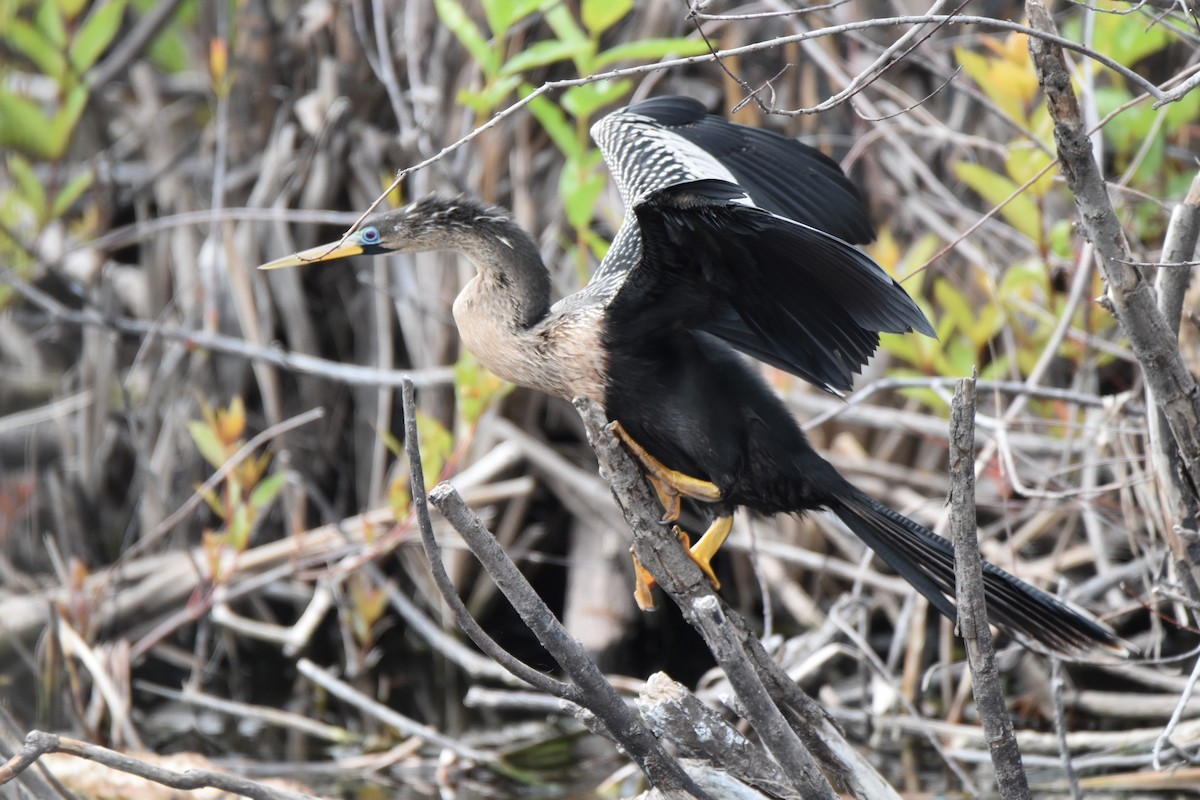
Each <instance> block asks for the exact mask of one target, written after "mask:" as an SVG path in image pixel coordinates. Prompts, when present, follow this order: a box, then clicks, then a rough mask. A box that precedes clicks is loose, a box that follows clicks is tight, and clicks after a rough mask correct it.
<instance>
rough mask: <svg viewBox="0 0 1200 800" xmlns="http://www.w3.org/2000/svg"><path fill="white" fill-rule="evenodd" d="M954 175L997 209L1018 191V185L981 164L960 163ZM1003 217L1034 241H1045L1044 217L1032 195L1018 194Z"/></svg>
mask: <svg viewBox="0 0 1200 800" xmlns="http://www.w3.org/2000/svg"><path fill="white" fill-rule="evenodd" d="M954 174H955V175H957V176H958V179H959V180H960V181H962V182H963V183H965V184H966V185H967V186H969V187H971V189H973V190H974V191H975V193H976V194H978V195H979V196H980V197H982V198H983V199H984V200H986V201H987V202H989V203H991V204H992V205H993V206H998V205H1000V203H1003V202H1004V200H1005V199H1006V198H1007V197H1008V196H1009V195H1011V194H1012V193H1013V192H1015V191H1016V190H1017V184H1015V183H1013V182H1012V181H1011V180H1009V179H1008V178H1006V177H1004V176H1003V175H997V174H996V173H995V172H992V171H991V170H990V169H988V168H987V167H984V166H982V165H980V164H970V163H967V162H965V161H959V162H958V163H956V164H955V165H954ZM1000 214H1001V215H1002V216H1003V217H1004V218H1005V219H1006V220H1008V222H1009V224H1011V225H1012V226H1013V227H1014V228H1016V229H1017V230H1018V231H1020V232H1021V233H1023V234H1025V235H1026V236H1028V237H1029V238H1030V239H1032V240H1033V241H1035V242H1037V241H1041V235H1042V214H1041V212H1040V211H1039V210H1038V207H1037V204H1036V203H1034V202H1033V200H1031V199H1030V198H1029V195H1027V194H1019V195H1017V196H1016V197H1014V198H1013V199H1012V200H1010V201H1009V202H1008V204H1007V205H1005V206H1004V207H1003V208H1001V209H1000Z"/></svg>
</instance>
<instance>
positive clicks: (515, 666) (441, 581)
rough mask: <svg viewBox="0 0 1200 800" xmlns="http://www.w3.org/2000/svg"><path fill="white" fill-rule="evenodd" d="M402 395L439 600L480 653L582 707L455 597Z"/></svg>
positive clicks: (410, 406)
mask: <svg viewBox="0 0 1200 800" xmlns="http://www.w3.org/2000/svg"><path fill="white" fill-rule="evenodd" d="M401 396H402V398H403V399H402V402H403V408H404V449H405V453H406V454H407V455H408V463H409V464H411V465H412V469H410V470H409V472H410V473H411V480H412V509H413V514H414V515H415V516H416V519H417V526H418V527H419V528H420V531H421V544H422V545H423V546H424V548H425V556H426V558H428V559H429V569H430V572H431V573H432V575H433V582H434V584H435V585H436V586H437V588H438V591H439V592H441V594H442V599H443V600H445V601H446V604H447V605H448V606H449V607H450V612H451V614H453V615H454V621H455V622H457V623H458V626H459V627H460V628H462V631H463V633H465V634H467V636H468V638H470V639H471V641H472V642H474V643H475V645H476V646H477V647H478V648H479V649H480V650H482V651H483V652H484V653H485V654H487V655H488V656H489V657H490V658H492V659H493V660H494V661H496V663H498V664H500V665H501V666H502V667H504V668H505V669H507V670H508V671H509V672H511V673H512V674H513V675H516V676H517V677H518V678H520V679H521V680H523V681H525V682H526V683H528V684H529V685H530V686H534V687H536V688H538V689H541V690H542V691H543V692H546V693H547V694H551V695H554V696H555V697H561V698H563V699H565V700H570V701H571V702H573V703H576V704H579V705H582V704H583V700H584V698H583V694H582V693H581V692H580V691H579V689H578V688H576V687H574V686H571V685H570V684H568V683H564V682H562V681H560V680H556V679H554V678H552V677H550V676H549V675H546V674H545V673H543V672H539V671H538V670H536V669H534V668H533V667H531V666H529V665H528V664H526V663H524V662H523V661H521V660H520V659H518V658H516V657H515V656H513V655H512V654H511V653H509V652H508V651H507V650H505V649H504V648H503V647H501V646H500V645H499V644H498V643H497V642H496V640H495V639H493V638H492V637H491V636H489V635H488V634H487V632H486V631H484V630H483V627H482V626H481V625H480V624H479V623H478V622H477V621H476V620H475V618H474V617H472V616H471V613H470V612H469V611H468V610H467V607H466V606H465V605H464V604H463V601H462V598H461V597H459V596H458V590H457V589H456V588H455V587H454V582H453V581H452V580H450V576H449V575H448V574H447V573H446V566H445V564H444V563H443V562H442V548H441V545H439V544H438V541H437V537H436V536H434V533H433V522H432V521H431V520H430V518H429V507H428V504H427V503H428V500H427V497H426V495H425V476H424V475H423V474H422V473H421V468H420V464H421V453H420V450H419V447H420V440H419V437H418V436H417V411H416V409H417V405H416V398H415V395H414V392H413V385H412V384H411V383H404V384H403V385H402V387H401ZM514 569H515V568H514Z"/></svg>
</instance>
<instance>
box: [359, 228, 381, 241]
mask: <svg viewBox="0 0 1200 800" xmlns="http://www.w3.org/2000/svg"><path fill="white" fill-rule="evenodd" d="M360 236H361V238H362V243H363V244H378V243H379V229H378V228H376V227H375V226H373V225H372V226H368V227H366V228H363V229H362V233H361V234H360Z"/></svg>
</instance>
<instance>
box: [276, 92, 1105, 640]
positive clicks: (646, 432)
mask: <svg viewBox="0 0 1200 800" xmlns="http://www.w3.org/2000/svg"><path fill="white" fill-rule="evenodd" d="M592 135H593V137H594V138H595V139H596V141H597V142H598V144H599V145H600V147H601V151H602V152H603V154H604V156H605V159H606V161H607V162H608V164H609V167H610V170H611V171H612V173H613V175H614V177H615V178H616V181H617V184H618V187H619V189H620V191H621V194H622V197H623V199H624V201H625V203H626V219H625V222H624V223H623V224H622V226H621V228H620V230H619V231H618V233H617V235H616V236H615V237H614V241H613V244H612V247H611V249H610V250H609V253H608V255H607V256H606V257H605V258H604V260H603V261H602V263H601V265H600V267H599V268H598V269H597V271H596V274H595V275H594V276H593V278H592V280H591V281H590V282H589V283H588V285H587V286H586V287H585V288H584V289H582V290H580V291H579V292H576V293H575V294H573V295H570V296H568V297H566V298H563V299H562V300H560V301H559V302H557V303H555V304H553V305H551V304H550V285H549V279H548V273H547V270H546V268H545V266H544V265H543V264H542V262H541V258H540V256H539V255H538V252H537V249H536V247H535V246H534V244H533V242H532V241H531V240H530V238H529V236H528V235H527V234H525V233H524V232H523V231H522V230H521V229H520V228H519V227H518V226H517V225H515V224H514V223H512V222H511V220H509V219H508V217H507V216H506V215H505V213H504V212H503V211H502V210H500V209H496V208H493V207H488V206H484V205H481V204H479V203H476V202H474V201H470V200H467V199H464V198H458V199H455V200H444V199H439V198H427V199H425V200H422V201H418V202H417V203H415V204H413V205H412V206H409V207H407V208H405V209H401V210H398V211H394V212H388V213H385V214H382V215H379V216H377V217H375V218H372V219H369V220H367V222H366V223H365V225H364V227H363V228H361V229H360V230H359V231H357V232H356V233H355V234H353V235H352V236H351V237H350V239H348V240H347V241H346V243H345V244H344V245H342V246H340V247H339V246H336V245H328V246H324V247H318V248H313V249H311V250H308V251H305V252H303V253H299V254H297V255H295V256H291V257H287V258H283V259H279V260H277V261H275V262H271V263H270V264H267V265H264V267H268V268H272V267H281V266H294V265H299V264H304V263H311V262H313V261H326V260H330V259H335V258H342V257H345V256H348V255H355V254H359V253H366V254H370V253H382V252H392V251H402V250H410V251H411V250H435V249H450V250H456V251H458V252H461V253H463V254H464V255H466V256H468V257H469V258H470V259H471V260H472V261H473V262H474V263H475V264H476V266H477V268H478V272H479V274H478V275H477V276H476V277H475V278H474V279H472V281H470V282H469V283H468V285H467V286H466V287H465V288H464V290H463V292H462V293H461V294H460V295H459V297H458V299H457V300H456V301H455V303H454V316H455V321H456V323H457V324H458V326H459V329H460V332H461V334H462V336H463V341H464V343H465V344H466V345H467V346H468V347H469V348H470V349H471V350H472V351H473V352H475V354H476V356H477V357H479V359H480V361H481V362H482V363H483V364H484V365H485V366H487V367H489V368H490V369H492V370H493V371H494V372H496V373H497V374H499V375H500V376H501V377H504V378H506V379H508V380H510V381H513V382H515V383H518V384H521V385H524V386H528V387H531V388H535V389H539V390H542V391H545V392H548V393H550V394H554V395H557V396H560V397H564V398H567V399H571V398H572V397H574V396H586V397H590V398H591V399H593V400H596V401H597V402H600V403H601V404H602V405H603V406H604V408H605V411H606V413H607V414H608V417H609V418H610V419H612V420H616V421H618V422H619V423H620V424H621V426H622V428H623V430H624V432H625V434H626V435H627V436H628V439H627V443H628V444H630V445H631V449H634V450H635V452H636V448H638V447H640V448H641V449H642V450H643V451H644V453H645V454H646V456H648V457H647V458H643V462H642V463H643V465H644V466H646V468H647V472H648V476H649V477H651V480H652V481H655V485H656V488H658V489H659V491H660V496H663V488H662V487H663V485H664V483H665V485H667V486H668V491H667V494H671V493H672V490H673V489H675V488H676V487H677V486H685V485H686V486H688V487H691V489H684V490H683V491H682V493H683V494H685V495H686V496H690V497H693V498H694V499H697V498H698V499H703V501H704V503H703V506H704V507H705V508H707V509H708V510H709V511H710V512H711V513H712V515H713V516H714V517H715V518H716V519H717V520H718V521H720V520H726V521H728V519H729V518H730V517H731V515H732V514H733V512H734V510H735V509H737V508H748V509H751V510H754V511H757V512H760V513H763V514H778V513H803V512H806V511H811V510H816V509H822V508H824V509H828V510H830V511H832V512H833V513H835V514H836V515H837V516H838V517H839V518H840V519H842V521H843V522H845V524H846V525H847V526H848V527H849V528H850V529H851V530H853V531H854V532H855V533H856V534H857V535H858V536H859V537H860V538H861V539H862V540H863V541H864V542H865V543H866V544H867V545H868V546H869V547H871V549H873V550H874V551H875V552H876V553H877V554H878V555H879V556H880V557H881V558H882V559H883V560H884V561H885V562H887V563H888V565H889V566H891V568H892V569H894V570H895V571H896V572H897V573H898V574H900V575H902V576H903V577H904V578H905V579H907V580H908V581H909V582H910V583H911V584H912V585H913V586H914V587H916V588H917V589H918V590H919V591H920V592H921V593H922V594H923V595H925V596H926V597H927V598H928V599H929V600H930V602H932V603H933V605H934V606H935V607H936V608H937V609H938V610H939V611H941V612H942V613H943V614H945V615H946V616H948V617H950V618H951V619H953V618H954V616H955V612H954V606H953V603H952V602H951V600H950V598H952V597H953V594H954V560H953V549H952V547H951V545H950V543H949V542H948V541H947V540H946V539H944V538H942V537H939V536H936V535H935V534H933V533H931V532H930V531H928V530H926V529H925V528H923V527H922V526H920V525H918V524H917V523H915V522H913V521H912V520H909V519H907V518H906V517H904V516H902V515H900V514H898V513H896V512H895V511H893V510H891V509H889V508H887V507H886V506H883V505H882V504H880V503H878V502H877V501H875V500H873V499H872V498H870V497H868V496H867V495H865V494H863V493H862V492H860V491H859V490H858V489H856V488H855V487H854V486H852V485H851V484H850V483H849V482H848V481H847V480H846V479H845V478H843V477H842V476H841V475H840V474H839V473H838V472H837V470H835V469H834V468H833V466H832V465H830V464H829V463H828V462H827V461H825V460H824V459H823V458H821V456H820V455H818V454H817V453H816V452H815V451H814V450H813V448H812V446H811V445H810V444H809V442H808V440H807V439H806V437H805V436H804V433H803V432H802V431H801V429H800V427H799V425H798V424H797V423H796V421H795V419H794V418H793V417H792V415H791V413H790V412H789V411H788V409H787V407H786V406H785V405H784V403H783V402H782V401H781V400H780V398H779V397H778V396H777V395H776V394H775V392H773V391H772V390H771V389H770V387H768V386H767V384H766V383H765V381H764V380H763V379H762V378H761V377H760V376H759V375H758V373H757V371H756V370H755V369H754V368H753V367H752V366H751V365H750V363H749V362H748V361H747V359H746V358H745V356H744V355H743V354H748V355H751V356H753V357H755V358H757V359H758V360H761V361H764V362H766V363H769V364H772V365H774V366H776V367H779V368H781V369H784V370H786V371H788V372H791V373H792V374H795V375H798V376H800V377H803V378H805V379H806V380H809V381H811V382H813V383H815V384H817V385H819V386H822V387H823V388H826V389H828V390H830V391H835V392H836V391H838V390H844V389H849V388H850V385H851V381H852V377H853V373H854V372H857V371H858V370H859V369H860V368H861V366H862V365H863V364H864V363H865V362H866V360H867V359H868V358H869V357H870V356H871V354H872V353H873V352H874V350H875V348H876V346H877V344H878V341H879V333H880V332H892V333H904V332H911V331H918V332H921V333H924V334H927V335H931V336H932V335H933V328H932V326H931V325H930V324H929V322H928V320H927V319H926V318H925V315H924V314H923V313H922V312H921V310H920V309H919V307H918V306H917V305H916V303H914V302H913V301H912V299H911V298H909V296H908V295H907V294H906V293H905V292H904V290H903V289H902V288H901V287H900V286H899V285H898V284H897V283H895V281H893V280H892V279H891V278H890V277H889V276H888V275H887V274H886V273H885V272H884V271H883V270H882V269H881V268H880V267H879V266H878V265H877V264H875V263H874V262H873V261H872V260H871V259H870V258H869V257H867V256H866V255H865V254H863V253H862V252H860V251H859V250H857V249H856V248H854V247H852V246H851V244H850V243H849V242H862V241H865V240H868V239H870V238H871V237H872V236H873V230H872V228H871V225H870V221H869V219H868V216H867V212H866V210H865V207H864V206H863V204H862V201H861V199H860V198H859V196H858V194H857V191H856V190H855V189H854V187H853V185H852V184H851V183H850V182H849V181H848V180H847V179H846V177H845V175H843V173H842V172H841V170H840V168H839V167H838V166H837V164H836V163H834V162H832V161H831V160H829V159H828V158H826V157H825V156H824V155H822V154H820V153H819V152H817V151H816V150H813V149H811V148H808V147H805V146H804V145H801V144H799V143H797V142H794V141H791V140H788V139H785V138H783V137H780V136H778V135H775V134H772V133H769V132H766V131H762V130H758V129H754V128H747V127H745V126H741V125H735V124H733V123H731V122H728V121H727V120H724V119H722V118H719V117H713V116H708V115H707V114H705V113H704V110H703V109H702V108H701V107H700V106H699V104H698V103H696V102H695V101H692V100H688V99H686V98H677V97H667V98H655V99H652V100H647V101H644V102H642V103H638V104H635V105H633V106H630V107H629V108H627V109H622V110H621V111H618V112H614V113H613V114H611V115H609V116H608V117H605V118H604V119H603V120H601V121H600V122H599V123H597V124H596V125H595V126H594V127H593V129H592ZM737 351H740V352H737ZM652 461H655V462H658V464H657V467H658V468H659V469H658V471H656V469H655V468H654V465H652V464H651V463H649V462H652ZM677 480H678V481H679V483H678V484H677V483H675V482H676V481H677ZM697 485H699V488H700V490H701V491H700V492H699V494H689V493H688V492H689V491H692V490H695V489H696V487H697ZM706 492H707V494H706ZM664 500H665V501H666V500H667V498H665V497H664ZM725 530H726V531H727V530H728V527H727V525H726V528H725ZM706 538H707V537H706ZM721 539H723V535H722V536H721V537H720V539H718V541H717V544H716V546H715V547H719V541H720V540H721ZM715 547H713V548H712V552H715ZM707 557H708V558H711V552H709V554H708V556H707ZM698 560H699V559H698ZM701 563H702V566H707V561H706V560H703V561H701ZM985 591H986V593H987V603H988V611H989V614H990V616H991V617H992V619H993V620H994V621H996V622H998V623H1000V624H1002V625H1004V626H1006V627H1008V628H1010V629H1012V630H1013V631H1015V632H1017V633H1018V634H1020V635H1022V637H1023V638H1024V639H1025V640H1026V641H1028V642H1031V643H1035V644H1037V645H1040V646H1043V647H1045V648H1049V649H1053V650H1057V651H1060V652H1062V653H1066V654H1072V655H1083V654H1088V653H1091V652H1093V651H1095V650H1097V649H1104V650H1107V651H1109V652H1110V653H1121V652H1123V650H1122V646H1121V645H1120V643H1119V642H1118V640H1116V639H1115V637H1114V636H1113V635H1112V633H1111V632H1109V631H1108V630H1107V629H1106V628H1104V627H1103V626H1101V625H1099V624H1098V623H1096V622H1094V621H1092V620H1091V619H1090V618H1088V617H1086V616H1084V615H1082V614H1080V613H1078V612H1076V611H1075V610H1073V609H1071V608H1069V607H1067V606H1066V605H1064V604H1063V603H1061V602H1059V601H1058V600H1056V599H1055V598H1053V597H1051V596H1050V595H1048V594H1046V593H1045V592H1042V591H1040V590H1038V589H1035V588H1033V587H1031V586H1029V585H1027V584H1025V583H1023V582H1022V581H1020V580H1018V579H1017V578H1014V577H1013V576H1011V575H1009V574H1008V573H1005V572H1003V571H1002V570H1000V569H998V568H996V567H994V566H992V565H990V564H986V565H985Z"/></svg>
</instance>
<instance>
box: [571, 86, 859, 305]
mask: <svg viewBox="0 0 1200 800" xmlns="http://www.w3.org/2000/svg"><path fill="white" fill-rule="evenodd" d="M592 138H593V139H594V140H595V141H596V144H597V145H599V147H600V152H601V153H602V154H603V155H604V160H605V163H607V164H608V168H609V171H610V172H611V173H612V175H613V178H614V180H615V181H616V183H617V188H618V189H619V190H620V192H621V199H622V200H623V201H624V203H625V208H626V217H625V222H624V223H623V224H622V225H621V227H620V229H619V230H618V231H617V235H616V236H615V237H614V239H613V243H612V246H611V247H610V248H609V252H608V255H607V256H605V258H604V260H603V261H602V262H601V264H600V266H599V268H598V269H597V270H596V272H595V274H594V275H593V276H592V279H591V281H589V283H588V286H587V288H586V289H585V291H586V293H587V295H588V296H591V297H598V296H599V297H607V296H611V295H612V294H613V293H615V292H616V290H617V288H618V287H619V286H620V284H621V282H622V281H623V280H624V279H625V274H626V273H627V272H628V271H629V269H630V267H631V266H632V265H633V264H634V263H636V260H637V254H638V250H639V247H640V242H639V235H638V229H637V223H636V220H635V219H634V218H633V215H632V213H629V212H630V210H631V209H632V208H633V207H634V206H635V205H637V204H638V203H639V202H641V200H642V199H643V198H645V197H647V196H649V195H651V194H653V193H654V192H657V191H660V190H662V189H665V188H667V187H669V186H674V185H676V184H680V183H688V182H690V181H697V180H704V179H708V178H711V179H716V180H724V181H729V182H730V183H736V184H738V185H739V186H741V187H743V188H744V189H745V190H746V191H747V192H748V193H749V195H750V197H751V200H752V201H753V203H754V204H755V205H757V206H759V207H760V208H764V209H766V210H767V211H771V212H773V213H776V214H779V215H780V216H783V217H787V218H788V219H794V220H796V221H797V222H801V223H804V224H806V225H811V226H812V227H814V228H817V229H819V230H823V231H827V232H829V233H832V234H833V235H834V236H838V237H840V238H842V239H845V240H847V241H850V242H866V241H870V240H871V239H873V238H874V236H875V232H874V229H873V228H872V227H871V221H870V218H869V217H868V215H867V210H866V208H865V207H864V205H863V202H862V198H860V197H859V195H858V190H857V189H856V188H855V187H854V184H852V183H851V182H850V181H849V179H847V178H846V176H845V175H844V174H843V173H842V170H841V168H840V167H839V166H838V165H837V163H836V162H835V161H833V160H832V159H830V158H829V157H827V156H826V155H825V154H823V153H822V152H820V151H819V150H816V149H814V148H812V147H809V146H807V145H804V144H801V143H800V142H797V141H795V140H793V139H788V138H787V137H784V136H780V135H779V134H777V133H772V132H771V131H765V130H762V129H759V128H751V127H748V126H745V125H739V124H737V123H734V122H730V121H729V120H727V119H725V118H723V117H718V116H714V115H711V114H708V113H706V112H705V110H704V107H703V106H702V105H700V103H698V102H697V101H695V100H693V99H691V98H689V97H674V96H666V97H654V98H651V99H649V100H643V101H641V102H639V103H634V104H632V105H630V106H629V107H627V108H623V109H620V110H619V111H614V112H613V113H611V114H609V115H607V116H605V117H604V118H602V119H601V120H600V121H598V122H597V123H596V124H595V125H593V126H592Z"/></svg>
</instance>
